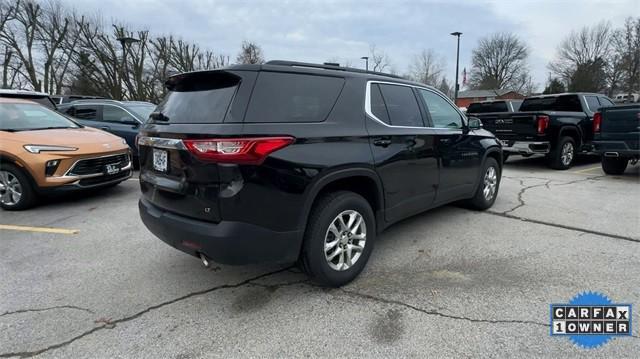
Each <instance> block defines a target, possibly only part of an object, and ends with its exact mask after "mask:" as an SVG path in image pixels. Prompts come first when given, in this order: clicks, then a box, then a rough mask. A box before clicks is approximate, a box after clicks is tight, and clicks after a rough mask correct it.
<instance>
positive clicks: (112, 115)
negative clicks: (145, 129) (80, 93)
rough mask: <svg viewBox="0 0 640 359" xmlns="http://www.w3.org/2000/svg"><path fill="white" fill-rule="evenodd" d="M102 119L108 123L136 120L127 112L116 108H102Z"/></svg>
mask: <svg viewBox="0 0 640 359" xmlns="http://www.w3.org/2000/svg"><path fill="white" fill-rule="evenodd" d="M102 119H103V120H104V121H107V122H129V121H133V120H134V118H133V117H132V116H131V115H130V114H129V113H128V112H127V111H125V110H123V109H121V108H120V107H115V106H104V107H103V108H102Z"/></svg>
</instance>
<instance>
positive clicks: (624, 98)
mask: <svg viewBox="0 0 640 359" xmlns="http://www.w3.org/2000/svg"><path fill="white" fill-rule="evenodd" d="M613 102H615V103H635V102H640V94H637V93H632V94H628V93H621V94H617V95H616V96H615V97H614V99H613Z"/></svg>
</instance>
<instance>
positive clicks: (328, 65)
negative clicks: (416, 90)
mask: <svg viewBox="0 0 640 359" xmlns="http://www.w3.org/2000/svg"><path fill="white" fill-rule="evenodd" d="M265 65H277V66H291V67H308V68H314V69H325V70H337V71H349V72H357V73H361V74H371V75H377V76H386V77H393V78H396V79H402V78H403V77H402V76H398V75H392V74H387V73H384V72H376V71H366V70H362V69H356V68H354V67H345V66H340V65H339V64H336V63H328V62H326V63H324V64H314V63H310V62H298V61H286V60H271V61H268V62H266V63H265Z"/></svg>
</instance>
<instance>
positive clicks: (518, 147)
mask: <svg viewBox="0 0 640 359" xmlns="http://www.w3.org/2000/svg"><path fill="white" fill-rule="evenodd" d="M502 151H504V152H509V153H511V154H529V155H532V154H536V153H542V154H546V153H549V152H550V151H551V143H549V141H514V142H509V146H503V147H502Z"/></svg>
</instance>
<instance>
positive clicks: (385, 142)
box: [373, 137, 391, 147]
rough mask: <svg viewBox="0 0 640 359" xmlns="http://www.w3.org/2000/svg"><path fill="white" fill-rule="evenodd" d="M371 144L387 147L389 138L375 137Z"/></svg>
mask: <svg viewBox="0 0 640 359" xmlns="http://www.w3.org/2000/svg"><path fill="white" fill-rule="evenodd" d="M373 144H374V145H376V146H380V147H387V146H389V145H390V144H391V139H390V138H387V137H381V138H376V139H374V140H373Z"/></svg>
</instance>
